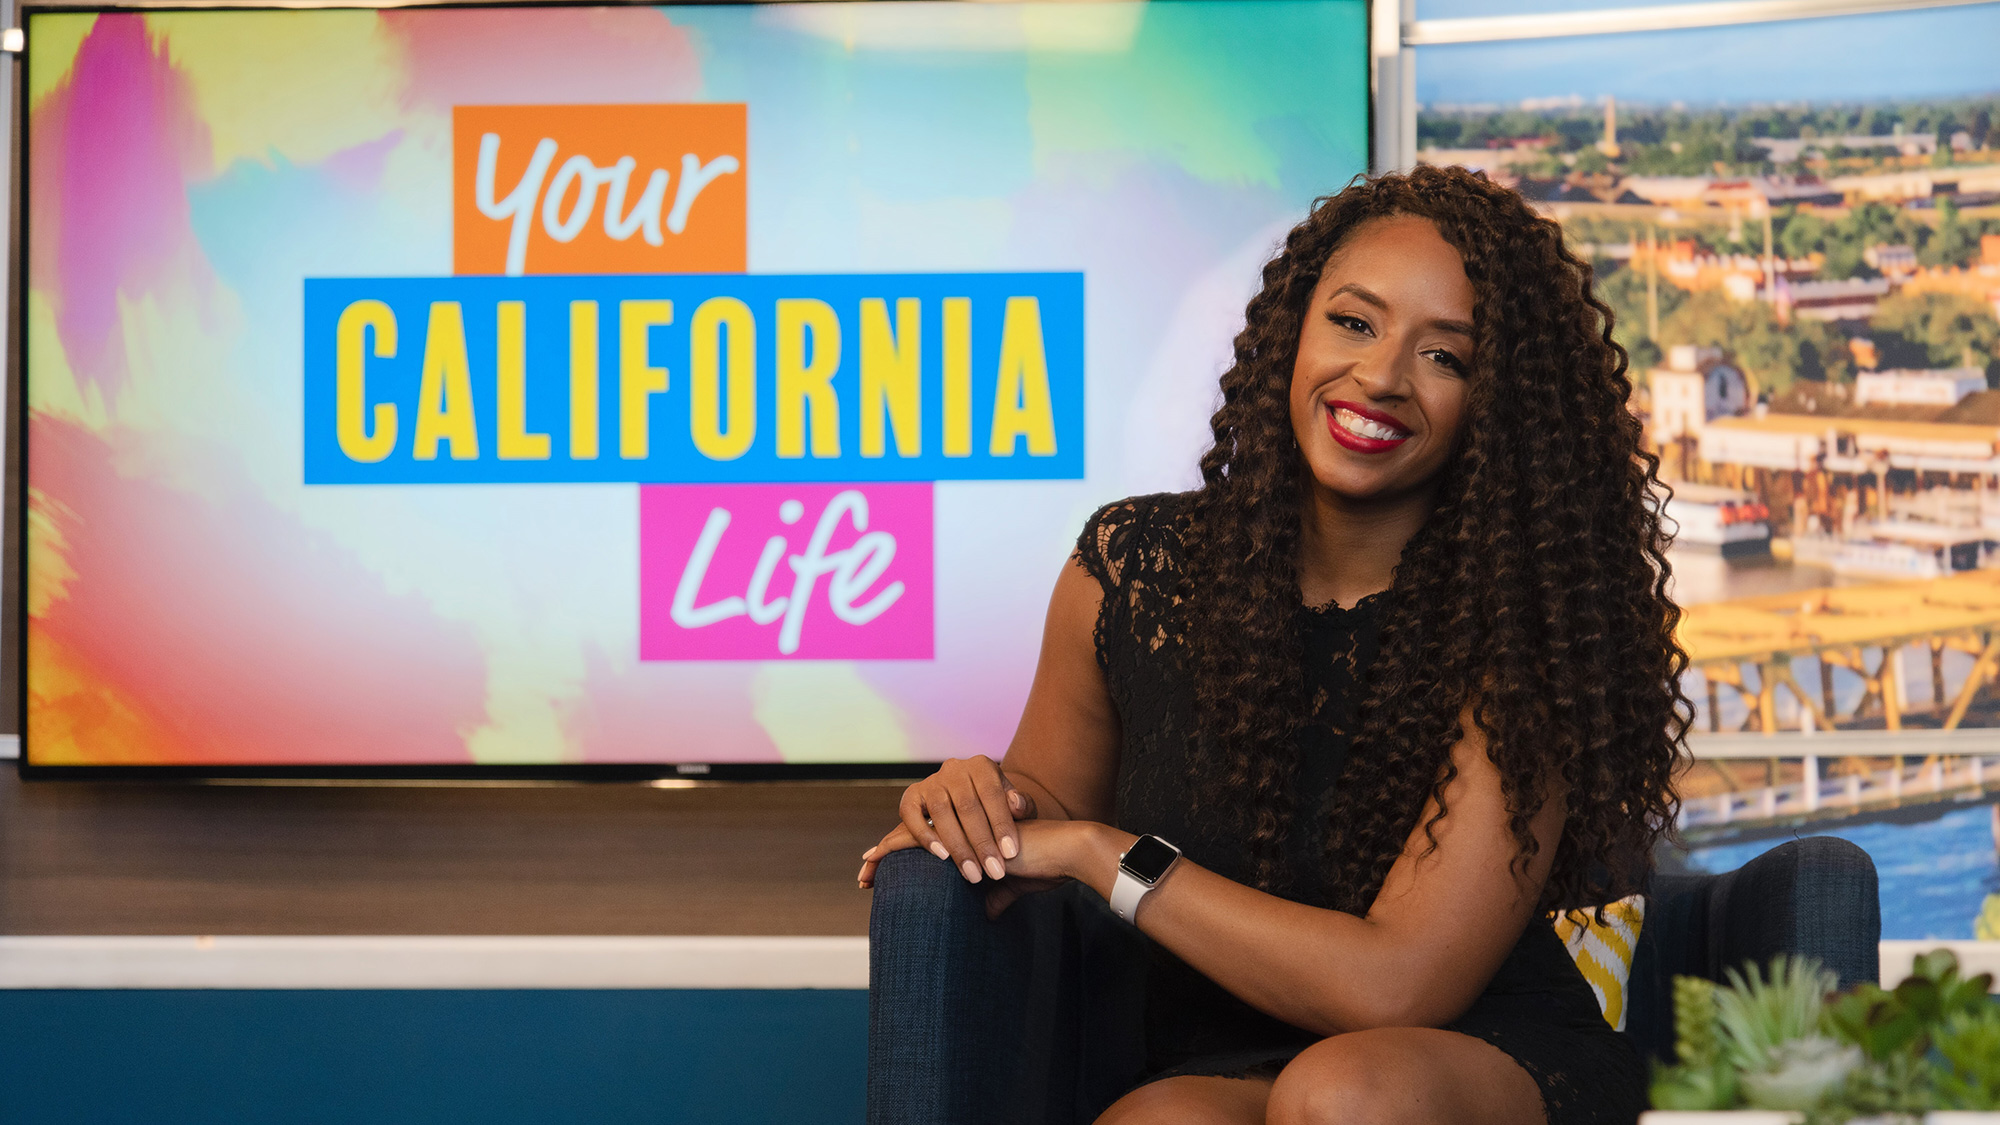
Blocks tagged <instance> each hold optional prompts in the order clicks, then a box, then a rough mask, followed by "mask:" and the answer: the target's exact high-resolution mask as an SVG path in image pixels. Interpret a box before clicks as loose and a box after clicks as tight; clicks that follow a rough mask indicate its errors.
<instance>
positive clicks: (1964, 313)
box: [1869, 293, 2000, 381]
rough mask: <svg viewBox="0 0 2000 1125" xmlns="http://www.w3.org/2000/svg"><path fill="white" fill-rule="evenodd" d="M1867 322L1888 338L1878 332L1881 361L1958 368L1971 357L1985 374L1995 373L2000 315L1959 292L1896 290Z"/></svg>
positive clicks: (1999, 347) (1990, 376) (1999, 346)
mask: <svg viewBox="0 0 2000 1125" xmlns="http://www.w3.org/2000/svg"><path fill="white" fill-rule="evenodd" d="M1869 326H1870V327H1872V328H1874V329H1875V330H1876V331H1877V332H1878V333H1886V334H1888V335H1889V336H1890V337H1892V338H1891V339H1888V340H1883V339H1881V337H1880V336H1878V337H1877V342H1878V344H1879V345H1881V346H1882V349H1883V353H1884V354H1883V360H1884V362H1891V363H1894V364H1896V365H1904V366H1914V365H1915V363H1916V362H1919V361H1920V362H1921V364H1922V365H1923V366H1925V367H1957V366H1958V365H1959V364H1961V363H1963V362H1965V358H1966V352H1967V351H1968V350H1970V352H1971V353H1972V361H1973V363H1974V364H1975V365H1977V366H1982V367H1985V368H1986V372H1987V379H1988V380H1989V381H1990V380H1992V379H1993V378H1994V377H1995V375H2000V367H1997V366H1996V364H1995V363H1994V360H1995V359H1996V358H2000V320H1995V319H1994V317H1993V310H1992V309H1991V308H1990V307H1988V306H1987V305H1986V304H1985V303H1983V302H1981V301H1979V300H1977V299H1975V298H1973V297H1970V296H1967V295H1966V294H1963V293H1898V294H1896V295H1895V296H1893V297H1889V298H1887V299H1885V300H1883V302H1882V303H1881V305H1880V306H1878V307H1877V308H1876V310H1875V316H1874V319H1872V320H1871V321H1869Z"/></svg>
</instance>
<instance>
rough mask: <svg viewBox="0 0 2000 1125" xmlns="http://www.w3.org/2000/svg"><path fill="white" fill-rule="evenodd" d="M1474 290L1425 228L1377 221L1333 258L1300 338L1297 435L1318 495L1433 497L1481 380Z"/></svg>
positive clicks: (1294, 402)
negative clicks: (1469, 386)
mask: <svg viewBox="0 0 2000 1125" xmlns="http://www.w3.org/2000/svg"><path fill="white" fill-rule="evenodd" d="M1472 304H1473V293H1472V282H1471V281H1469V280H1467V278H1466V276H1465V263H1464V262H1463V261H1462V260H1461V259H1460V258H1459V255H1458V251H1457V250H1454V249H1452V247H1451V244H1450V243H1448V242H1446V241H1445V240H1444V238H1443V236H1441V235H1439V234H1438V231H1437V227H1435V226H1433V225H1432V224H1431V222H1430V220H1428V219H1420V218H1413V217H1409V216H1393V217H1390V218H1384V219H1375V220H1371V221H1370V222H1368V223H1366V224H1364V225H1363V226H1361V227H1360V228H1359V229H1357V230H1356V231H1355V232H1354V233H1353V234H1351V235H1349V236H1348V238H1347V241H1346V242H1345V243H1343V244H1342V245H1341V247H1340V249H1339V250H1337V251H1335V252H1334V254H1333V256H1332V257H1331V258H1330V259H1328V261H1327V264H1326V269H1325V270H1324V271H1322V272H1321V274H1320V278H1319V285H1318V286H1317V287H1316V288H1315V289H1314V290H1313V296H1312V305H1311V306H1310V307H1309V308H1308V309H1307V310H1306V317H1305V323H1304V325H1303V326H1302V327H1301V328H1300V329H1299V356H1298V361H1297V363H1296V364H1294V365H1293V367H1292V393H1291V411H1292V432H1293V433H1294V434H1295V435H1297V437H1298V442H1299V448H1300V449H1301V450H1303V451H1304V452H1305V458H1306V464H1307V465H1309V466H1311V468H1312V475H1313V478H1314V479H1315V480H1316V481H1318V482H1319V486H1320V487H1321V488H1323V489H1326V490H1328V491H1330V492H1332V493H1334V494H1335V495H1336V496H1338V497H1340V498H1342V499H1346V500H1355V501H1370V500H1375V501H1379V500H1388V499H1393V498H1395V497H1398V496H1401V495H1407V494H1413V493H1417V492H1419V491H1421V490H1423V489H1425V488H1426V487H1427V486H1428V485H1429V484H1430V482H1431V481H1432V479H1433V478H1434V477H1436V476H1437V474H1438V471H1439V470H1440V469H1442V468H1443V467H1444V464H1445V462H1446V460H1448V459H1449V458H1450V457H1451V453H1452V450H1453V448H1454V447H1455V445H1456V443H1457V441H1458V430H1459V426H1460V424H1461V422H1462V421H1463V419H1464V414H1465V395H1466V380H1467V379H1468V378H1469V376H1470V374H1471V370H1472Z"/></svg>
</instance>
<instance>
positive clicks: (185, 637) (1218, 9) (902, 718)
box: [25, 0, 1367, 765]
mask: <svg viewBox="0 0 2000 1125" xmlns="http://www.w3.org/2000/svg"><path fill="white" fill-rule="evenodd" d="M1365 28H1366V19H1365V8H1364V5H1363V4H1362V3H1361V2H1360V0H1270V2H1265V0H1251V2H1233V3H1223V2H1207V3H1204V2H1187V0H1156V2H1154V3H1148V4H1126V3H1118V4H1102V5H1096V4H1062V5H1034V4H1028V5H957V4H938V5H935V6H931V5H925V4H887V5H861V4H804V5H769V6H744V7H737V6H722V7H694V8H663V9H639V8H621V9H615V10H612V9H581V8H565V9H511V10H501V9H494V10H478V9H471V10H467V9H458V10H423V11H401V12H372V11H261V12H213V11H205V12H182V13H162V14H155V15H139V14H115V15H88V14H38V15H36V16H34V17H33V20H32V23H31V25H30V28H29V42H30V44H31V48H30V53H29V57H28V67H29V74H28V87H29V95H28V96H29V133H28V138H29V139H28V145H29V191H28V202H27V207H28V224H27V225H28V250H29V290H28V294H27V340H26V344H27V352H28V368H27V370H28V376H27V387H28V399H29V417H28V457H29V474H28V482H29V489H30V495H29V499H30V515H29V536H28V540H29V569H28V600H29V606H28V609H29V628H28V644H29V649H28V678H29V683H28V689H29V690H28V698H29V706H28V716H27V728H26V743H25V745H26V748H27V754H28V756H29V760H30V761H31V762H32V763H34V764H38V765H63V764H103V765H114V764H193V765H202V764H225V763H227V764H272V765H297V764H315V763H325V764H332V763H348V764H370V763H373V764H383V765H388V764H439V763H481V764H514V763H563V762H629V761H647V762H683V761H700V762H734V761H786V762H863V761H884V760H896V759H939V758H944V757H951V756H958V755H964V754H970V753H979V752H983V753H989V754H996V755H997V754H998V753H999V752H1000V751H1001V750H1003V749H1004V748H1005V745H1006V742H1007V739H1008V737H1009V736H1010V734H1011V733H1012V729H1013V725H1014V722H1015V719H1016V718H1017V716H1018V713H1019V708H1020V705H1021V702H1022V700H1023V698H1024V697H1025V695H1026V691H1027V686H1028V681H1029V677H1030V675H1031V673H1032V671H1033V667H1034V661H1035V653H1036V646H1037V642H1038V639H1039V635H1040V631H1041V621H1042V613H1043V607H1044V605H1045V604H1046V599H1047V596H1048V591H1049V588H1050V586H1051V584H1052V583H1053V581H1054V578H1055V575H1056V573H1057V571H1058V569H1059V568H1060V566H1061V565H1062V562H1063V559H1064V557H1065V554H1066V553H1067V550H1068V547H1069V544H1070V542H1071V541H1072V538H1073V536H1074V535H1075V534H1076V532H1077V530H1078V529H1079V528H1080V526H1081V525H1082V521H1083V519H1084V518H1085V516H1086V515H1087V514H1088V513H1089V512H1090V511H1091V510H1092V509H1093V508H1095V507H1096V506H1097V505H1099V504H1101V503H1104V502H1106V501H1108V500H1111V499H1115V498H1117V497H1119V496H1123V495H1128V494H1131V493H1135V492H1145V491H1156V490H1160V489H1168V488H1178V487H1185V486H1187V485H1188V484H1190V483H1191V482H1192V480H1193V479H1194V475H1193V462H1194V458H1195V456H1196V455H1197V453H1198V452H1199V450H1200V448H1201V445H1202V436H1203V434H1204V432H1205V423H1206V417H1207V414H1208V412H1209V410H1210V409H1211V408H1212V406H1213V402H1214V386H1215V377H1216V375H1217V374H1218V372H1219V371H1220V369H1221V366H1222V364H1223V361H1224V360H1225V359H1226V357H1227V355H1228V341H1229V338H1230V337H1231V335H1232V334H1233V332H1234V330H1235V327H1236V326H1237V324H1238V323H1240V319H1241V315H1242V307H1243V303H1244V301H1245V300H1246V299H1247V298H1248V296H1249V294H1250V293H1251V292H1252V290H1253V287H1254V285H1255V282H1256V277H1257V270H1258V267H1259V266H1260V265H1261V263H1262V262H1263V261H1264V259H1265V258H1266V257H1267V256H1268V255H1269V254H1270V252H1271V251H1272V250H1273V248H1274V247H1275V245H1276V244H1277V242H1278V240H1279V239H1280V238H1281V237H1282V235H1283V233H1284V231H1285V229H1286V228H1287V227H1288V226H1289V225H1290V224H1291V223H1293V222H1296V221H1297V220H1298V219H1299V218H1300V217H1301V216H1302V215H1303V214H1304V212H1305V209H1306V207H1307V205H1308V204H1309V203H1310V201H1311V200H1312V199H1313V197H1315V196H1316V195H1319V194H1322V193H1325V192H1327V191H1330V190H1333V189H1335V188H1338V187H1339V186H1341V185H1342V184H1343V183H1345V182H1346V180H1347V179H1348V178H1349V177H1351V176H1353V175H1354V174H1355V173H1357V172H1360V171H1361V170H1362V169H1363V167H1364V166H1365V162H1366V152H1367V125H1366V119H1367V98H1366V89H1367V85H1366V82H1367V64H1366V56H1365ZM676 101H725V102H738V101H740V102H746V103H748V105H749V106H750V115H751V116H750V120H751V126H750V135H751V146H752V150H751V151H752V155H751V161H750V166H751V168H752V169H754V173H753V179H752V180H751V184H750V193H751V205H750V268H751V270H752V271H767V272H870V271H961V270H963V271H974V270H1083V271H1085V273H1086V275H1087V278H1088V285H1089V289H1088V292H1089V307H1088V308H1089V313H1088V316H1089V319H1088V325H1087V331H1086V339H1087V344H1086V346H1087V369H1088V378H1089V389H1088V395H1087V397H1088V402H1089V418H1088V430H1089V433H1088V443H1087V445H1088V451H1089V453H1088V476H1087V477H1086V479H1084V480H1082V481H1065V482H1055V483H1048V482H1040V483H977V484H973V483H956V484H953V483H947V484H942V485H939V486H938V487H937V509H936V526H937V538H936V560H937V610H936V612H937V640H936V646H937V647H936V658H935V659H934V660H932V661H894V662H853V663H844V662H796V663H794V662H771V663H764V664H743V663H736V664H662V663H643V664H642V663H641V662H640V661H639V660H638V644H637V631H638V581H637V568H638V554H639V552H638V530H637V523H638V503H637V489H636V486H632V485H602V486H597V485H593V486H543V487H513V486H508V487H499V486H468V487H427V488H364V487H313V488H307V487H305V486H304V485H303V484H302V483H301V464H302V455H301V450H300V433H301V426H300V409H301V407H300V364H301V342H300V300H301V281H302V279H304V278H306V277H339V276H397V275H418V276H429V275H444V274H449V273H450V272H451V209H450V201H451V153H450V110H451V107H452V106H453V105H454V104H498V103H519V104H561V103H587V102H603V103H614V102H676Z"/></svg>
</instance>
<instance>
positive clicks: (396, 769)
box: [5, 0, 1377, 787]
mask: <svg viewBox="0 0 2000 1125" xmlns="http://www.w3.org/2000/svg"><path fill="white" fill-rule="evenodd" d="M783 2H786V0H667V2H665V3H646V2H639V0H470V2H466V3H452V2H449V0H446V2H422V3H412V4H397V3H386V4H367V3H349V2H342V0H336V2H333V3H309V4H243V5H237V4H229V3H213V4H201V3H162V4H143V3H141V4H130V3H127V4H41V3H29V4H22V5H20V6H19V7H17V8H16V10H15V21H16V24H17V26H19V27H21V28H22V29H24V30H25V29H26V28H27V27H28V23H29V20H30V18H31V17H33V16H36V15H50V14H76V15H103V14H111V13H146V12H280V11H286V12H295V11H328V10H333V11H342V10H344V11H355V10H363V11H382V10H403V9H431V8H436V9H447V8H626V7H629V8H640V7H648V8H650V7H707V6H725V5H726V6H748V5H754V4H766V3H783ZM861 2H868V0H861ZM933 2H938V3H969V2H972V0H933ZM983 2H988V3H990V2H992V0H983ZM1013 2H1030V0H1013ZM1125 2H1131V3H1154V2H1162V0H1125ZM1164 2H1170V3H1196V4H1228V3H1231V2H1232V0H1164ZM1320 2H1331V3H1342V2H1345V3H1359V4H1360V5H1361V6H1362V9H1363V12H1364V25H1363V31H1362V36H1361V43H1360V49H1361V52H1362V54H1363V56H1364V61H1365V59H1366V56H1367V54H1368V51H1369V50H1370V44H1371V43H1372V42H1373V41H1374V39H1373V36H1374V32H1375V16H1376V13H1375V7H1376V6H1375V4H1374V3H1372V2H1371V0H1320ZM29 58H30V54H29V52H28V51H25V50H24V51H23V52H21V53H20V54H18V55H16V56H15V57H14V83H13V86H14V89H13V106H12V113H11V114H10V115H9V121H8V127H9V129H10V130H11V131H12V136H13V139H14V144H13V145H12V146H11V149H12V151H11V160H10V161H9V169H8V177H9V183H10V186H11V187H12V189H13V206H12V207H10V208H9V213H8V228H9V229H8V234H9V239H10V247H11V251H12V257H13V262H12V270H11V275H12V282H13V284H12V286H11V288H10V291H9V293H8V295H7V298H8V299H7V310H6V316H7V332H8V347H7V354H6V365H7V370H6V391H5V394H6V411H7V416H6V425H7V457H6V467H5V471H6V472H7V474H8V475H9V477H10V479H9V481H8V482H7V490H8V495H9V497H10V498H11V499H12V500H13V501H14V503H15V505H16V507H15V513H16V514H15V517H14V518H13V519H12V520H11V521H9V522H8V525H7V527H6V528H5V533H6V534H7V535H11V536H13V538H14V545H13V549H12V550H11V551H8V552H7V553H6V559H7V561H8V562H10V563H11V564H12V565H13V567H14V584H15V597H14V604H13V606H12V609H13V612H14V614H15V617H14V623H13V624H14V645H13V656H14V663H15V668H14V679H15V688H16V692H17V696H16V709H15V717H14V723H15V729H16V730H17V731H19V732H20V733H19V735H18V736H17V737H18V739H19V744H20V752H19V757H18V759H17V761H16V767H17V769H18V771H19V773H20V776H21V777H22V778H23V779H24V780H31V781H40V780H91V781H194V782H204V781H214V782H230V781H261V782H271V783H279V784H282V783H285V782H288V781H289V782H297V783H313V782H350V783H368V782H373V783H389V784H393V783H395V782H399V781H402V782H434V783H446V784H449V783H452V782H464V783H469V784H476V783H479V782H508V781H512V782H531V783H532V782H540V783H549V784H561V783H625V784H632V783H642V784H646V783H652V784H664V785H667V786H670V787H679V786H688V785H705V784H713V783H727V782H745V781H766V782H774V781H775V782H821V783H827V782H832V783H838V782H852V783H860V784H867V783H870V782H891V781H913V780H916V779H918V778H921V777H924V776H927V775H928V774H929V773H930V772H931V771H932V769H933V768H934V766H935V765H936V763H934V762H927V761H909V762H837V763H804V762H706V763H698V762H571V763H554V764H546V765H480V764H476V763H463V762H437V763H411V764H400V765H351V764H328V765H289V764H288V765H103V766H79V765H61V766H51V765H37V764H35V762H34V761H33V759H32V757H31V756H30V753H29V742H28V722H27V718H28V535H27V520H28V425H27V372H28V342H27V333H26V328H27V300H28V297H27V294H28V224H27V215H28V202H29V201H28V175H27V169H28V145H29V136H28V116H29V106H28V69H29ZM1370 73H1371V78H1370V80H1369V82H1368V83H1367V89H1366V98H1365V100H1366V105H1365V106H1364V107H1363V113H1364V120H1365V123H1366V130H1367V133H1366V135H1367V144H1368V152H1369V154H1370V161H1369V163H1370V166H1371V170H1372V165H1373V154H1374V152H1375V141H1376V137H1375V128H1376V126H1375V102H1376V97H1377V94H1376V90H1375V84H1374V80H1373V78H1372V70H1371V72H1370ZM1335 186H1337V185H1331V184H1330V185H1328V188H1329V189H1331V188H1333V187H1335Z"/></svg>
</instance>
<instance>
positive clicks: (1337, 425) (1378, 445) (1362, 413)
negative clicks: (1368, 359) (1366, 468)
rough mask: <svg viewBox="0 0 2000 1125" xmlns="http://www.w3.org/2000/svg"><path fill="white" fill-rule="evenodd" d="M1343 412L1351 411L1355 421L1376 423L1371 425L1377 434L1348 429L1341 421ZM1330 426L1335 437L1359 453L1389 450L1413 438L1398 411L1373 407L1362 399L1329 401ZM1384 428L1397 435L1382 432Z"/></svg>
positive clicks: (1330, 430) (1327, 423) (1385, 451)
mask: <svg viewBox="0 0 2000 1125" xmlns="http://www.w3.org/2000/svg"><path fill="white" fill-rule="evenodd" d="M1342 414H1348V415H1350V416H1351V423H1368V422H1372V423H1374V425H1373V426H1369V427H1368V428H1369V429H1374V430H1376V431H1377V434H1376V435H1369V434H1363V433H1357V432H1356V431H1355V430H1351V429H1348V428H1347V426H1344V425H1342V424H1341V419H1340V416H1341V415H1342ZM1326 429H1327V432H1328V433H1330V434H1332V435H1333V440H1335V441H1337V442H1339V443H1340V444H1342V445H1344V446H1346V447H1347V448H1349V449H1352V450H1353V451H1354V452H1356V453H1387V452H1388V451H1390V450H1391V449H1395V448H1396V447H1397V446H1400V445H1402V444H1403V443H1404V442H1406V441H1408V440H1410V429H1409V427H1407V426H1405V425H1403V424H1402V423H1401V422H1399V421H1397V420H1396V417H1395V415H1393V414H1385V413H1383V412H1382V411H1380V410H1374V409H1371V408H1369V407H1366V406H1363V405H1361V404H1360V403H1358V402H1346V401H1341V400H1335V401H1333V402H1329V403H1327V404H1326ZM1384 432H1386V433H1388V434H1391V435H1393V436H1387V437H1385V436H1379V435H1380V434H1382V433H1384Z"/></svg>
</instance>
